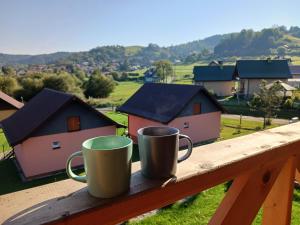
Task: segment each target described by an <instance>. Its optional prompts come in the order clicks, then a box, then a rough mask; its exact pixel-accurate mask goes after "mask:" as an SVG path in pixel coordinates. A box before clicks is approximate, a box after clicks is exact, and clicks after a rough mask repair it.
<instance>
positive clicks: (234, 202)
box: [209, 162, 283, 225]
mask: <svg viewBox="0 0 300 225" xmlns="http://www.w3.org/2000/svg"><path fill="white" fill-rule="evenodd" d="M282 165H283V162H277V163H273V164H271V165H267V166H263V167H261V168H258V169H256V170H254V171H253V170H252V171H250V172H248V173H245V174H242V175H240V176H239V177H237V178H236V179H235V180H234V182H233V184H232V186H231V187H230V189H229V191H228V193H227V194H226V195H225V197H224V199H223V201H222V202H221V204H220V206H219V208H218V209H217V211H216V213H215V214H214V216H213V217H212V219H211V220H210V222H209V225H240V224H243V225H251V223H252V221H253V220H254V218H255V216H256V214H257V212H258V210H259V209H260V207H261V205H262V203H263V202H264V200H265V198H266V196H267V194H268V193H269V191H270V189H271V188H272V185H273V183H274V182H275V180H276V178H277V176H278V174H279V172H280V170H281V168H282Z"/></svg>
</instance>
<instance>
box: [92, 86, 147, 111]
mask: <svg viewBox="0 0 300 225" xmlns="http://www.w3.org/2000/svg"><path fill="white" fill-rule="evenodd" d="M141 86H142V83H138V82H134V81H123V82H118V85H117V86H116V88H115V90H114V91H113V92H112V93H111V94H110V95H109V96H108V97H107V98H101V99H97V102H98V103H99V104H101V105H108V104H109V105H121V104H123V103H124V102H125V101H126V100H127V99H128V98H129V97H130V96H131V95H133V94H134V93H135V92H136V91H137V90H138V89H139V88H140V87H141Z"/></svg>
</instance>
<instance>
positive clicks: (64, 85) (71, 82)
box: [43, 72, 81, 94]
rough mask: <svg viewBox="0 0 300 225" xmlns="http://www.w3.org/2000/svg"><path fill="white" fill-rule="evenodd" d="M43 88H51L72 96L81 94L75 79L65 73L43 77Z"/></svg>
mask: <svg viewBox="0 0 300 225" xmlns="http://www.w3.org/2000/svg"><path fill="white" fill-rule="evenodd" d="M43 86H44V88H51V89H54V90H57V91H63V92H68V93H73V94H74V93H78V92H81V91H80V88H78V86H77V84H76V78H75V77H73V76H72V75H70V74H69V73H66V72H63V73H60V74H51V75H47V76H45V78H44V79H43Z"/></svg>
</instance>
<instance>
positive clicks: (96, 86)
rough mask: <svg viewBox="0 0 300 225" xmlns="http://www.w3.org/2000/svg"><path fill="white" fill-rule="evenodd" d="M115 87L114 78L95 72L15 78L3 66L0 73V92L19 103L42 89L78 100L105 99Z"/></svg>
mask: <svg viewBox="0 0 300 225" xmlns="http://www.w3.org/2000/svg"><path fill="white" fill-rule="evenodd" d="M115 86H116V82H115V81H114V79H113V77H112V76H109V75H103V74H101V72H100V70H98V69H96V70H94V72H93V74H92V75H91V76H87V75H86V74H85V73H84V72H83V71H81V70H78V69H75V70H73V71H72V73H69V72H66V71H57V72H53V73H47V72H39V73H27V74H25V75H22V76H17V75H15V73H13V71H12V70H11V69H7V67H2V70H1V73H0V90H1V91H3V92H4V93H6V94H8V95H10V96H12V97H14V98H16V99H18V100H21V101H29V100H30V99H31V98H32V97H33V96H35V95H36V94H37V93H38V92H40V91H41V90H42V89H43V88H51V89H54V90H58V91H62V92H66V93H71V94H75V95H77V96H79V97H81V98H84V97H85V98H89V97H93V98H106V97H108V96H109V94H110V93H111V92H112V91H113V90H114V88H115Z"/></svg>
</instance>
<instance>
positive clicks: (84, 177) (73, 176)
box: [66, 151, 86, 183]
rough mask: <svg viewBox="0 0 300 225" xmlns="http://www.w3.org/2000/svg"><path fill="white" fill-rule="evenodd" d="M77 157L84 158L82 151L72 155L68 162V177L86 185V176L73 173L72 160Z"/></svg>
mask: <svg viewBox="0 0 300 225" xmlns="http://www.w3.org/2000/svg"><path fill="white" fill-rule="evenodd" d="M75 157H83V156H82V151H78V152H74V153H73V154H72V155H70V157H69V158H68V160H67V166H66V168H67V169H66V172H67V174H68V176H69V177H70V178H72V179H73V180H76V181H79V182H82V183H86V176H78V175H76V174H75V173H73V171H72V167H71V164H72V160H73V159H74V158H75Z"/></svg>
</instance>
